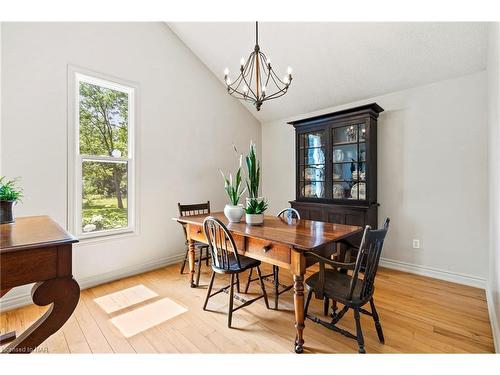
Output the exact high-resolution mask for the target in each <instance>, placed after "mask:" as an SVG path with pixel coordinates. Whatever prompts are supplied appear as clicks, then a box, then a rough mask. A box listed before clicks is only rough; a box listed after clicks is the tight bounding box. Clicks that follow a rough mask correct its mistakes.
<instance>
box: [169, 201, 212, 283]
mask: <svg viewBox="0 0 500 375" xmlns="http://www.w3.org/2000/svg"><path fill="white" fill-rule="evenodd" d="M177 207H178V208H179V216H193V215H201V214H207V215H209V214H210V201H207V203H197V204H180V203H177ZM182 229H183V230H184V236H185V238H186V254H185V255H184V260H183V261H182V264H181V269H180V273H181V274H183V273H184V268H185V267H186V262H187V261H188V257H189V244H188V237H187V231H186V225H185V224H183V225H182ZM195 251H197V252H198V255H195V259H196V265H197V272H196V284H195V285H196V286H198V284H199V283H200V274H201V263H202V262H203V261H205V263H206V265H207V266H208V261H209V259H210V254H209V252H208V245H206V244H204V243H201V242H195ZM204 251H205V256H203V252H204Z"/></svg>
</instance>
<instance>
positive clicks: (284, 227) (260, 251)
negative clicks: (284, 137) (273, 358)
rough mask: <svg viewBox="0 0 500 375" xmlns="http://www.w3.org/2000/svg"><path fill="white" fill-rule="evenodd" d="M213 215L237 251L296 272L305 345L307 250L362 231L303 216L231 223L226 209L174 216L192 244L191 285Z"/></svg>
mask: <svg viewBox="0 0 500 375" xmlns="http://www.w3.org/2000/svg"><path fill="white" fill-rule="evenodd" d="M207 216H213V217H215V218H217V219H219V220H221V221H222V222H223V223H224V224H225V225H226V226H227V228H228V229H229V231H230V232H231V234H232V236H233V238H234V241H235V243H236V247H237V249H238V253H241V254H242V255H245V256H247V257H250V258H254V259H258V260H260V261H262V262H265V263H269V264H272V265H276V266H279V267H281V268H284V269H287V270H290V272H291V273H292V275H293V291H294V310H295V329H296V337H295V343H294V349H295V352H296V353H302V352H303V349H304V335H303V332H304V327H305V325H304V274H305V271H306V259H305V256H304V252H306V251H319V250H320V249H323V248H325V246H328V245H331V244H333V243H335V242H336V241H338V240H341V239H343V238H346V237H349V236H351V235H353V234H355V233H358V232H360V231H362V229H363V228H361V227H358V226H351V225H341V224H333V223H325V222H322V221H312V220H304V219H300V220H297V219H290V220H288V219H283V218H278V217H275V216H267V215H266V216H264V223H263V224H262V225H249V224H247V223H245V221H244V218H242V221H241V222H239V223H230V222H229V221H228V219H227V218H226V217H225V215H224V213H223V212H214V213H212V214H210V215H207V214H203V215H194V216H183V217H178V218H175V220H177V221H178V222H179V223H181V224H183V225H185V226H186V231H187V236H188V245H189V271H190V281H189V282H190V285H191V287H192V288H194V287H196V285H195V283H194V274H195V242H202V243H207V239H206V237H205V234H204V232H203V220H204V219H205V218H206V217H207Z"/></svg>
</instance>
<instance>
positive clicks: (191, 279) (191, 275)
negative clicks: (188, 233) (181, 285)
mask: <svg viewBox="0 0 500 375" xmlns="http://www.w3.org/2000/svg"><path fill="white" fill-rule="evenodd" d="M188 246H189V252H188V259H189V284H190V285H191V288H195V287H196V284H195V283H194V266H195V247H194V241H193V240H192V239H188Z"/></svg>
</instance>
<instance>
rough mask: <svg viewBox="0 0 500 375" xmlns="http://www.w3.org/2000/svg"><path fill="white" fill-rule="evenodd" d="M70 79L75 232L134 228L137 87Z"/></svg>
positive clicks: (81, 234) (87, 78) (108, 232)
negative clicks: (71, 83) (71, 90)
mask: <svg viewBox="0 0 500 375" xmlns="http://www.w3.org/2000/svg"><path fill="white" fill-rule="evenodd" d="M73 79H74V81H73V85H72V86H73V88H72V89H73V91H74V92H73V93H72V94H73V95H74V96H73V98H74V102H73V104H74V105H73V107H74V110H73V112H74V113H73V115H74V117H73V119H74V121H73V122H74V124H73V126H74V128H73V129H72V130H73V131H72V132H71V133H72V134H73V135H74V137H73V138H74V139H73V142H74V143H73V145H74V147H73V156H74V161H75V163H74V164H75V165H74V173H73V176H72V177H73V178H74V184H73V185H74V186H73V190H74V191H73V192H74V198H75V199H74V201H73V202H72V203H73V204H72V205H71V204H70V207H71V206H73V207H74V210H73V211H74V213H73V219H74V225H73V226H74V231H75V232H76V233H77V235H78V236H79V237H80V238H85V237H96V236H99V235H111V234H118V233H123V232H131V231H134V229H135V223H134V221H135V220H134V203H135V202H134V112H135V111H134V107H135V102H134V100H135V88H134V87H132V86H127V85H124V84H122V83H119V82H116V81H114V80H107V79H103V78H101V77H99V78H98V77H93V76H91V75H86V74H81V73H78V72H74V74H73ZM70 185H71V184H70Z"/></svg>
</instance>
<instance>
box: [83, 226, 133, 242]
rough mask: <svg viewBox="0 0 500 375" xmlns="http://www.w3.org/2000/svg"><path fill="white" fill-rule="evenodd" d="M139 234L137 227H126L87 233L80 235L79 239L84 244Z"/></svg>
mask: <svg viewBox="0 0 500 375" xmlns="http://www.w3.org/2000/svg"><path fill="white" fill-rule="evenodd" d="M137 235H138V233H137V230H136V229H135V228H124V229H116V230H109V231H102V232H94V233H85V234H80V235H79V236H78V241H80V243H81V244H82V245H85V244H94V243H100V242H108V241H112V240H115V241H116V240H121V239H124V238H130V237H136V236H137Z"/></svg>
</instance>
